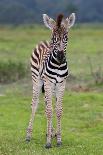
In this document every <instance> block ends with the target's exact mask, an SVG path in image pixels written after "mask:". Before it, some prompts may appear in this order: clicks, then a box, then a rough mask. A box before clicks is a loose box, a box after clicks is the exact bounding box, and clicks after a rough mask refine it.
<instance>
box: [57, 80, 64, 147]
mask: <svg viewBox="0 0 103 155" xmlns="http://www.w3.org/2000/svg"><path fill="white" fill-rule="evenodd" d="M64 90H65V81H63V82H62V83H57V85H56V116H57V133H56V136H57V146H61V144H62V140H61V117H62V111H63V108H62V101H63V95H64Z"/></svg>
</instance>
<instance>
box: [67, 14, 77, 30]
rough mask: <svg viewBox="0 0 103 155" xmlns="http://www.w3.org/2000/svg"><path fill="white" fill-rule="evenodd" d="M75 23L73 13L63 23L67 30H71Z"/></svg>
mask: <svg viewBox="0 0 103 155" xmlns="http://www.w3.org/2000/svg"><path fill="white" fill-rule="evenodd" d="M74 23H75V13H72V14H71V15H70V16H69V17H68V18H67V19H66V21H65V24H66V25H67V28H71V27H72V26H73V25H74Z"/></svg>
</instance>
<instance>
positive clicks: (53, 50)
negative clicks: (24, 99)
mask: <svg viewBox="0 0 103 155" xmlns="http://www.w3.org/2000/svg"><path fill="white" fill-rule="evenodd" d="M43 20H44V24H45V25H46V27H48V28H50V29H51V30H52V36H51V41H50V43H49V42H47V41H42V42H40V44H38V45H37V46H36V48H35V49H34V50H33V52H32V55H31V72H32V82H33V97H32V113H31V117H30V121H29V126H28V128H27V136H26V140H27V141H30V139H31V135H32V128H33V121H34V116H35V112H36V109H37V106H38V103H39V92H40V88H41V86H42V85H43V84H44V89H45V103H46V104H45V105H46V107H45V113H46V117H47V142H46V148H50V147H51V138H52V137H53V136H54V135H56V138H57V146H60V145H61V116H62V111H63V109H62V101H63V94H64V90H65V84H66V78H67V76H68V67H67V60H66V47H67V41H68V29H70V28H71V27H72V26H73V24H74V21H75V14H74V13H72V14H71V15H70V17H69V18H67V19H64V18H63V15H59V16H58V17H57V21H56V22H55V21H54V20H53V19H51V18H50V17H48V16H47V15H46V14H44V15H43ZM54 90H55V91H54ZM53 93H55V97H56V105H55V110H56V117H57V131H56V133H55V134H54V130H53V126H52V115H53V111H52V95H53Z"/></svg>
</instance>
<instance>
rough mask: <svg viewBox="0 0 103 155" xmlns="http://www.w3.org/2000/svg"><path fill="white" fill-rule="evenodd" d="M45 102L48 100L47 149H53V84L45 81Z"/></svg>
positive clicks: (46, 111) (46, 110)
mask: <svg viewBox="0 0 103 155" xmlns="http://www.w3.org/2000/svg"><path fill="white" fill-rule="evenodd" d="M44 88H45V100H46V109H45V113H46V117H47V143H46V146H45V147H46V148H51V129H52V90H51V82H50V81H48V80H46V81H44Z"/></svg>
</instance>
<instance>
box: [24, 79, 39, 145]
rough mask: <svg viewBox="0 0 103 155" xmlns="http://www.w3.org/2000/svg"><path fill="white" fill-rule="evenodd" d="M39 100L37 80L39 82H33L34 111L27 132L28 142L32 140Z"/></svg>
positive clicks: (32, 106) (32, 105)
mask: <svg viewBox="0 0 103 155" xmlns="http://www.w3.org/2000/svg"><path fill="white" fill-rule="evenodd" d="M38 102H39V83H38V81H37V82H33V98H32V104H31V108H32V113H31V117H30V121H29V125H28V128H27V134H26V141H28V142H29V141H30V140H31V136H32V130H33V121H34V116H35V112H36V109H37V106H38Z"/></svg>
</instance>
